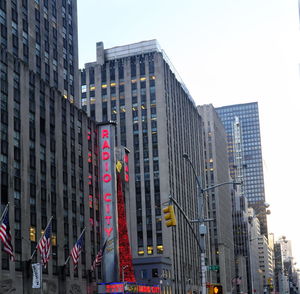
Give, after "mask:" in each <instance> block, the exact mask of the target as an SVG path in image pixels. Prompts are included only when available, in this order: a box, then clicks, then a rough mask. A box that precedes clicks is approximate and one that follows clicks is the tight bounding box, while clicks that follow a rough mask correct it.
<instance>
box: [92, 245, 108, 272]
mask: <svg viewBox="0 0 300 294" xmlns="http://www.w3.org/2000/svg"><path fill="white" fill-rule="evenodd" d="M106 242H107V240H106V241H105V242H104V244H103V246H102V248H100V250H99V252H98V253H97V255H96V258H95V260H94V262H93V264H92V266H91V270H92V271H94V270H95V269H96V267H97V266H99V265H100V264H101V261H102V257H103V253H104V251H105V248H106Z"/></svg>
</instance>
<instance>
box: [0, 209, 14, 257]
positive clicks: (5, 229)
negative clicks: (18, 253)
mask: <svg viewBox="0 0 300 294" xmlns="http://www.w3.org/2000/svg"><path fill="white" fill-rule="evenodd" d="M0 239H1V240H2V242H3V244H4V251H5V252H7V253H8V254H9V255H10V259H11V260H14V259H15V256H14V248H13V246H12V244H11V234H10V227H9V218H8V207H7V208H6V212H5V213H4V216H3V219H2V224H1V226H0Z"/></svg>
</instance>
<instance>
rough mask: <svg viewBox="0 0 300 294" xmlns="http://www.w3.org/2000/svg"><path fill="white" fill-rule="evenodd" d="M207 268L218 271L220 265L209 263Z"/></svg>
mask: <svg viewBox="0 0 300 294" xmlns="http://www.w3.org/2000/svg"><path fill="white" fill-rule="evenodd" d="M207 269H208V270H209V271H218V270H219V269H220V266H219V265H209V266H208V267H207Z"/></svg>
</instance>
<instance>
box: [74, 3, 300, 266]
mask: <svg viewBox="0 0 300 294" xmlns="http://www.w3.org/2000/svg"><path fill="white" fill-rule="evenodd" d="M78 21H79V63H80V67H83V65H84V63H86V62H92V61H95V60H96V42H99V41H103V42H104V47H105V48H110V47H114V46H118V45H125V44H130V43H134V42H139V41H142V40H150V39H157V40H158V41H159V43H160V45H161V47H162V48H163V49H164V50H165V52H166V53H167V55H168V56H169V58H170V60H171V62H172V63H173V65H174V66H175V68H176V70H177V71H178V72H179V74H180V76H181V77H182V79H183V81H184V82H185V84H186V86H187V87H188V89H189V91H190V93H191V95H192V96H193V98H194V100H195V101H196V104H198V105H201V104H208V103H212V104H213V105H214V106H215V107H218V106H224V105H230V104H238V103H247V102H254V101H258V103H259V109H260V123H261V135H262V150H263V159H264V176H265V188H266V201H267V202H268V203H270V205H271V206H270V209H271V211H272V213H271V215H270V216H269V217H268V222H269V231H270V232H273V233H274V234H275V238H276V237H277V238H278V237H280V236H282V235H285V236H286V237H287V239H289V240H291V241H292V248H293V255H294V257H295V258H296V260H297V261H298V267H299V268H300V230H299V226H300V220H299V217H300V200H299V197H300V192H299V182H298V181H300V179H299V168H300V138H299V128H300V99H299V98H300V91H299V89H300V80H299V65H298V64H299V60H300V42H299V40H300V38H299V17H298V3H297V0H185V1H182V0H152V1H138V0H109V1H101V0H78Z"/></svg>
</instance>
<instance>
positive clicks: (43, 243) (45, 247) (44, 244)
mask: <svg viewBox="0 0 300 294" xmlns="http://www.w3.org/2000/svg"><path fill="white" fill-rule="evenodd" d="M51 232H52V227H51V221H50V223H49V224H48V226H47V228H46V231H45V233H44V236H43V237H42V238H41V239H40V241H39V243H38V245H37V249H38V250H39V251H40V254H41V259H42V264H43V265H44V266H45V267H46V265H47V263H48V261H49V259H50V248H51V234H52V233H51Z"/></svg>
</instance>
